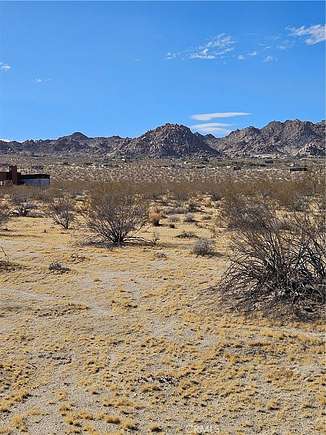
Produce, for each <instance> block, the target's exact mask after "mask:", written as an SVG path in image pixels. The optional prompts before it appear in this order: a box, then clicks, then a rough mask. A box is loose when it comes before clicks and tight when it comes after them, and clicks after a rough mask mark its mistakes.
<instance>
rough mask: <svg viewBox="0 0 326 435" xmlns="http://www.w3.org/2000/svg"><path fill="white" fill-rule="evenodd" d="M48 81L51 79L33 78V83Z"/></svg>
mask: <svg viewBox="0 0 326 435" xmlns="http://www.w3.org/2000/svg"><path fill="white" fill-rule="evenodd" d="M49 81H51V79H35V80H34V82H35V83H38V84H41V83H47V82H49Z"/></svg>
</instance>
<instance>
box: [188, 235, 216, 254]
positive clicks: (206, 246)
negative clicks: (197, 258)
mask: <svg viewBox="0 0 326 435" xmlns="http://www.w3.org/2000/svg"><path fill="white" fill-rule="evenodd" d="M192 253H193V254H195V255H201V256H211V255H214V253H215V250H214V242H213V241H212V240H209V239H205V238H202V239H198V240H197V241H196V242H195V243H194V245H193V248H192Z"/></svg>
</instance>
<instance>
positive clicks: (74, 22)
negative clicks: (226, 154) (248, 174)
mask: <svg viewBox="0 0 326 435" xmlns="http://www.w3.org/2000/svg"><path fill="white" fill-rule="evenodd" d="M324 6H325V5H324V3H323V2H311V1H307V2H302V1H300V2H293V1H292V2H2V3H0V138H4V139H16V140H23V139H27V138H34V139H38V138H49V137H58V136H62V135H65V134H70V133H72V132H74V131H82V132H84V133H85V134H88V135H90V136H102V135H103V136H110V135H113V134H118V135H121V136H137V135H140V134H142V133H143V132H144V131H146V130H148V129H150V128H153V127H156V126H158V125H161V124H164V123H166V122H171V123H181V124H185V125H188V126H191V128H192V129H193V130H197V131H200V132H201V133H209V132H211V133H213V134H215V135H217V136H221V135H225V134H227V133H228V131H230V130H234V129H236V128H242V127H244V126H248V125H255V126H257V127H261V126H263V125H265V124H266V123H268V122H269V121H271V120H274V119H277V120H285V119H295V118H299V119H305V120H311V121H319V120H321V119H323V118H325V13H324Z"/></svg>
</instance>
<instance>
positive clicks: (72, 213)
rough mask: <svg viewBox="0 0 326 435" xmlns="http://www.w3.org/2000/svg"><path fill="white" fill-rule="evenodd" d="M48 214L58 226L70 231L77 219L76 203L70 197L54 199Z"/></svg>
mask: <svg viewBox="0 0 326 435" xmlns="http://www.w3.org/2000/svg"><path fill="white" fill-rule="evenodd" d="M47 214H48V216H50V217H51V218H52V219H53V221H54V222H55V223H56V224H58V225H61V226H62V227H63V228H64V229H66V230H68V229H69V228H70V226H71V224H72V223H73V221H74V220H75V217H76V208H75V203H74V201H73V200H72V199H71V198H69V197H62V198H56V199H53V200H52V202H50V203H49V205H48V209H47Z"/></svg>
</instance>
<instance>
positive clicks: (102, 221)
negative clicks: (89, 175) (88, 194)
mask: <svg viewBox="0 0 326 435" xmlns="http://www.w3.org/2000/svg"><path fill="white" fill-rule="evenodd" d="M85 217H86V225H87V227H88V229H89V230H90V231H91V233H93V234H94V235H95V236H96V237H97V238H98V239H99V240H98V241H99V242H104V243H109V244H111V245H113V246H119V245H123V244H125V243H126V242H130V241H139V240H142V239H141V238H140V237H137V236H136V233H137V232H138V231H139V230H140V229H141V228H143V227H144V225H145V224H146V223H147V222H148V202H147V201H146V200H145V199H144V198H143V197H142V196H141V195H137V194H134V193H130V192H128V191H126V192H123V191H121V192H110V191H107V190H105V189H104V190H103V191H99V192H97V193H96V194H95V195H93V197H92V198H91V200H90V203H89V205H88V208H87V211H86V213H85Z"/></svg>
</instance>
